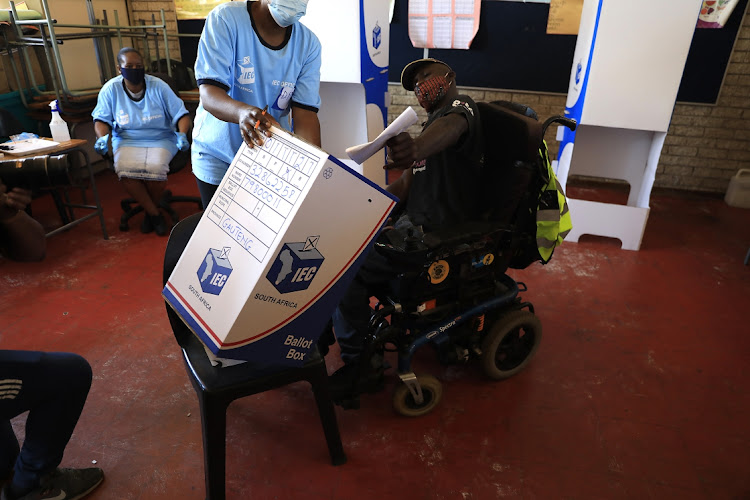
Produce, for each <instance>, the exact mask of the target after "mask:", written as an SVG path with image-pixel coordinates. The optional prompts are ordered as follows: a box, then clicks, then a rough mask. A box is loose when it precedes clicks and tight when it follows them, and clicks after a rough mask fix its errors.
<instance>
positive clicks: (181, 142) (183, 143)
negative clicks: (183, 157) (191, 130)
mask: <svg viewBox="0 0 750 500" xmlns="http://www.w3.org/2000/svg"><path fill="white" fill-rule="evenodd" d="M175 135H176V136H177V149H179V150H180V151H187V149H188V148H189V147H190V143H189V142H188V138H187V135H185V132H175Z"/></svg>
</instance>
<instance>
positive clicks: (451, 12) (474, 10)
mask: <svg viewBox="0 0 750 500" xmlns="http://www.w3.org/2000/svg"><path fill="white" fill-rule="evenodd" d="M481 4H482V2H481V0H409V38H410V39H411V43H412V45H414V47H417V48H427V49H468V48H469V46H470V45H471V42H472V40H474V36H475V35H476V34H477V30H478V29H479V10H480V7H481Z"/></svg>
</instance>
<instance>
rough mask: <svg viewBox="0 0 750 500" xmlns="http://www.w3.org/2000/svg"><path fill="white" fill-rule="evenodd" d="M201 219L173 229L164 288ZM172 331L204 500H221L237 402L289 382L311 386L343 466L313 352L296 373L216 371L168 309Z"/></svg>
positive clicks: (320, 361) (336, 460)
mask: <svg viewBox="0 0 750 500" xmlns="http://www.w3.org/2000/svg"><path fill="white" fill-rule="evenodd" d="M200 216H201V214H200V213H198V214H193V215H190V216H189V217H187V218H185V219H184V220H182V221H180V222H179V223H178V224H177V225H175V226H174V228H173V229H172V233H171V234H170V236H169V241H168V242H167V249H166V252H165V256H164V282H165V283H166V281H167V279H168V278H169V276H170V275H171V273H172V270H173V269H174V267H175V265H176V264H177V260H178V259H179V258H180V255H181V254H182V252H183V250H184V248H185V246H186V245H187V242H188V240H189V239H190V236H191V235H192V234H193V231H194V230H195V227H196V225H197V224H198V221H199V220H200ZM167 315H168V317H169V322H170V324H171V325H172V331H173V333H174V335H175V338H176V339H177V342H178V343H179V344H180V347H181V348H182V355H183V361H184V362H185V368H186V370H187V374H188V377H189V378H190V382H191V383H192V384H193V388H194V389H195V392H196V394H197V395H198V402H199V405H200V411H201V427H202V432H203V466H204V472H205V482H206V498H207V499H210V500H218V499H223V498H224V496H225V474H226V463H225V462H226V410H227V407H228V406H229V404H230V403H231V402H232V401H234V400H235V399H239V398H244V397H245V396H250V395H252V394H258V393H260V392H265V391H268V390H271V389H276V388H278V387H282V386H285V385H288V384H291V383H293V382H298V381H300V380H305V381H307V382H309V383H310V384H311V386H312V390H313V394H314V395H315V401H316V403H317V406H318V413H319V415H320V420H321V422H322V424H323V432H324V434H325V438H326V443H327V444H328V451H329V453H330V456H331V463H332V464H333V465H341V464H344V463H346V455H345V454H344V449H343V446H342V444H341V436H340V434H339V429H338V424H337V422H336V413H335V411H334V407H333V401H332V400H331V396H330V393H329V389H328V372H327V370H326V364H325V360H324V358H323V357H322V356H320V353H319V352H318V351H317V350H316V351H315V352H314V353H313V355H312V358H311V359H310V361H308V362H307V363H305V364H304V365H303V366H301V367H299V368H287V367H269V366H258V365H256V364H253V363H249V362H248V363H243V364H240V365H235V366H231V367H226V368H220V367H214V366H212V365H211V362H210V361H209V359H208V357H207V356H206V353H205V350H204V347H203V344H202V343H201V342H200V340H198V338H197V337H195V335H193V333H192V332H191V331H190V330H189V329H188V328H187V326H186V325H185V324H184V323H183V322H182V320H181V319H180V318H179V317H178V316H177V314H176V313H175V312H174V311H173V310H172V309H171V308H170V307H169V306H168V305H167Z"/></svg>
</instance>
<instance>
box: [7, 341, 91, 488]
mask: <svg viewBox="0 0 750 500" xmlns="http://www.w3.org/2000/svg"><path fill="white" fill-rule="evenodd" d="M90 387H91V366H90V365H89V364H88V362H87V361H86V360H85V359H83V358H82V357H81V356H79V355H77V354H71V353H62V352H54V353H53V352H36V351H4V350H0V477H4V476H6V475H7V474H8V473H9V472H10V470H11V469H14V475H13V484H14V486H16V487H18V488H21V489H28V488H33V487H36V486H37V485H38V483H39V479H40V477H41V476H43V475H44V474H46V473H47V472H50V471H52V470H54V469H55V467H57V466H58V465H59V464H60V462H62V458H63V452H64V451H65V446H67V444H68V441H69V440H70V436H71V435H72V434H73V429H74V428H75V426H76V423H77V422H78V418H79V417H80V415H81V411H82V410H83V405H84V403H85V402H86V397H87V396H88V393H89V388H90ZM26 411H28V412H29V415H28V418H27V419H26V438H25V439H24V443H23V448H21V449H19V446H18V440H17V439H16V436H15V434H14V433H13V427H12V426H11V423H10V420H11V419H12V418H14V417H16V416H18V415H20V414H21V413H23V412H26Z"/></svg>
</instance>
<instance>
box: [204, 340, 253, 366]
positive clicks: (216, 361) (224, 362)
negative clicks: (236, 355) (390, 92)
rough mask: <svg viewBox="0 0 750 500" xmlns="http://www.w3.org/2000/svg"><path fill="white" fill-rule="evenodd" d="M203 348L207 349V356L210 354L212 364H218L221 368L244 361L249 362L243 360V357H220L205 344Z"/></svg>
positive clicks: (209, 358)
mask: <svg viewBox="0 0 750 500" xmlns="http://www.w3.org/2000/svg"><path fill="white" fill-rule="evenodd" d="M203 349H205V351H206V356H208V360H209V361H210V362H211V366H218V367H219V368H227V367H229V366H234V365H241V364H242V363H247V361H243V360H241V359H229V358H220V357H219V356H217V355H216V354H214V353H212V352H211V351H210V350H209V349H208V347H206V345H205V344H204V345H203Z"/></svg>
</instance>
